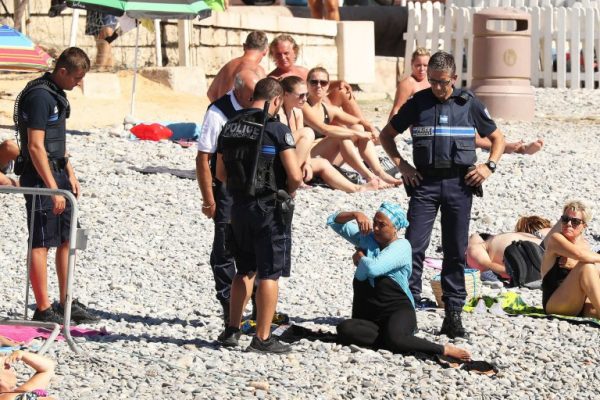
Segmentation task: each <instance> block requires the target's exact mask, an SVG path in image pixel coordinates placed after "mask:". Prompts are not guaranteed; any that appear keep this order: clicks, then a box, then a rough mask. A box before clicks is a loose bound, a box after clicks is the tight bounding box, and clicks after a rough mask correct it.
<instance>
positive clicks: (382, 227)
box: [327, 203, 471, 361]
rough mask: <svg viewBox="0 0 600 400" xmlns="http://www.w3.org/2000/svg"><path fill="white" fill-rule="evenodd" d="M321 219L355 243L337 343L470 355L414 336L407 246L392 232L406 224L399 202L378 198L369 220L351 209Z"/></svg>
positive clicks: (402, 350) (414, 328)
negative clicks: (346, 312)
mask: <svg viewBox="0 0 600 400" xmlns="http://www.w3.org/2000/svg"><path fill="white" fill-rule="evenodd" d="M327 224H328V225H329V226H330V227H331V228H332V229H333V230H334V231H336V232H337V233H338V234H340V235H341V236H342V237H343V238H344V239H346V240H348V241H349V242H350V243H352V244H353V245H354V246H355V247H356V252H355V253H354V255H353V256H352V261H353V262H354V265H355V266H356V272H355V274H354V281H353V283H352V285H353V287H354V298H353V301H352V319H348V320H346V321H343V322H342V323H341V324H339V325H338V326H337V333H338V340H339V342H340V343H342V344H344V345H350V344H355V345H358V346H364V347H371V348H382V349H387V350H389V351H392V352H394V353H407V352H421V353H426V354H431V355H445V356H450V357H454V358H457V359H459V360H462V361H468V360H470V358H471V355H470V354H469V352H468V351H467V350H465V349H461V348H459V347H456V346H453V345H451V344H446V345H441V344H435V343H432V342H430V341H428V340H425V339H422V338H419V337H416V336H414V333H415V331H416V330H417V318H416V313H415V306H414V300H413V297H412V294H411V293H410V290H409V289H408V278H409V276H410V274H411V271H412V258H411V248H410V243H408V240H406V239H399V238H398V230H399V229H402V228H406V227H407V226H408V221H407V220H406V214H405V213H404V211H403V210H402V208H401V207H400V206H398V205H396V204H393V203H383V204H381V206H380V207H379V209H378V210H377V212H376V213H375V217H374V218H373V222H372V223H371V221H370V220H369V218H368V217H367V216H366V215H365V214H363V213H361V212H359V211H351V212H338V213H334V214H332V215H331V216H330V217H329V219H328V221H327Z"/></svg>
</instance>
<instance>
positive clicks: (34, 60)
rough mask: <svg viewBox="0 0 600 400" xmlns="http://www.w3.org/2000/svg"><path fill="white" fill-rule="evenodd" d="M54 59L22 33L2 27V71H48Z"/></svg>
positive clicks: (0, 36) (0, 34)
mask: <svg viewBox="0 0 600 400" xmlns="http://www.w3.org/2000/svg"><path fill="white" fill-rule="evenodd" d="M51 65H52V57H50V56H49V55H48V53H46V52H45V51H44V50H42V49H41V48H40V47H39V46H37V45H36V44H35V43H33V42H32V41H31V39H29V38H28V37H27V36H25V35H23V34H22V33H21V32H19V31H17V30H15V29H13V28H11V27H10V26H7V25H2V26H0V69H1V70H15V71H46V70H48V69H50V66H51Z"/></svg>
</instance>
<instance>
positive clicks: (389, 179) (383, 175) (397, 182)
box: [377, 170, 402, 186]
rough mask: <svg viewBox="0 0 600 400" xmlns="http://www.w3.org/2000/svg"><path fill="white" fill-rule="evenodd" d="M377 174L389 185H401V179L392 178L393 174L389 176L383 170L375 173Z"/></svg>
mask: <svg viewBox="0 0 600 400" xmlns="http://www.w3.org/2000/svg"><path fill="white" fill-rule="evenodd" d="M377 176H378V177H379V179H381V180H382V181H383V182H385V183H388V184H390V185H393V186H399V185H402V180H400V179H396V178H394V177H393V176H391V175H390V174H388V173H387V172H385V171H383V170H382V171H381V172H380V173H379V174H377Z"/></svg>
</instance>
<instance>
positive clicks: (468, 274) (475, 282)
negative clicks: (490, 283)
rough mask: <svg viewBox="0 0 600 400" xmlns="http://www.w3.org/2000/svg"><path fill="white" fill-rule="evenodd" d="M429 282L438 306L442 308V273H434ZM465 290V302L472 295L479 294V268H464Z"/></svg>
mask: <svg viewBox="0 0 600 400" xmlns="http://www.w3.org/2000/svg"><path fill="white" fill-rule="evenodd" d="M430 283H431V290H432V291H433V295H434V296H435V301H436V303H437V305H438V307H440V308H444V301H443V300H442V296H443V295H444V291H443V290H442V274H437V275H435V276H434V277H433V278H432V279H431V281H430ZM465 290H466V291H467V298H466V300H465V301H467V302H468V301H469V300H470V299H472V298H473V297H478V296H479V295H480V294H481V277H480V273H479V270H477V269H472V268H465Z"/></svg>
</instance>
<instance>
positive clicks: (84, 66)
mask: <svg viewBox="0 0 600 400" xmlns="http://www.w3.org/2000/svg"><path fill="white" fill-rule="evenodd" d="M89 69H90V60H89V58H88V56H87V55H86V54H85V52H84V51H83V50H81V49H79V48H77V47H70V48H68V49H66V50H65V51H63V53H62V54H61V55H60V56H59V58H58V60H57V62H56V66H55V67H54V70H53V71H52V73H46V74H45V75H43V76H42V77H40V78H38V79H35V80H33V81H31V82H29V83H28V84H27V86H26V87H25V89H23V91H22V92H21V93H20V94H19V96H18V97H17V100H16V107H15V109H16V113H15V117H14V120H15V125H16V126H17V129H18V131H19V138H20V145H21V151H20V155H19V157H18V158H17V162H16V163H15V172H18V173H19V174H20V175H21V178H20V184H21V186H23V187H35V188H50V189H63V190H68V191H71V192H72V193H73V194H74V195H75V196H77V197H79V195H80V194H81V193H80V192H81V190H80V186H79V181H78V180H77V178H76V176H75V172H74V170H73V166H72V165H71V162H70V161H69V159H68V158H67V151H66V120H67V118H68V117H69V113H70V107H69V102H68V101H67V95H66V93H65V90H72V89H73V88H74V87H75V86H77V85H78V84H79V83H80V82H81V80H82V79H83V77H84V76H85V74H86V73H87V71H89ZM25 201H26V202H25V205H26V209H27V226H28V227H29V226H30V224H29V222H30V221H29V219H30V216H31V211H32V208H33V210H34V221H35V223H34V224H33V229H32V231H31V232H29V235H30V236H31V237H32V238H31V240H32V242H31V243H32V250H31V271H30V277H31V287H32V289H33V294H34V296H35V301H36V309H35V312H34V314H33V319H34V320H36V321H42V322H56V323H62V322H63V315H64V308H63V306H64V304H65V301H66V287H67V271H68V265H67V262H68V256H69V232H70V226H71V204H69V202H67V201H66V199H65V198H64V197H63V196H60V195H54V196H38V197H37V198H36V202H35V204H33V196H31V195H26V196H25ZM50 247H56V248H57V250H56V271H57V276H58V281H59V291H60V301H59V303H58V304H57V305H56V306H53V305H52V303H51V302H50V299H49V297H48V288H47V280H48V277H47V265H46V264H47V257H48V249H49V248H50ZM71 319H72V320H73V322H76V323H79V322H93V321H97V320H98V317H97V316H95V315H93V314H91V313H90V312H89V311H88V310H87V308H86V306H84V305H83V304H81V303H79V302H78V301H76V300H74V301H73V302H72V305H71Z"/></svg>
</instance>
